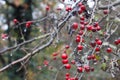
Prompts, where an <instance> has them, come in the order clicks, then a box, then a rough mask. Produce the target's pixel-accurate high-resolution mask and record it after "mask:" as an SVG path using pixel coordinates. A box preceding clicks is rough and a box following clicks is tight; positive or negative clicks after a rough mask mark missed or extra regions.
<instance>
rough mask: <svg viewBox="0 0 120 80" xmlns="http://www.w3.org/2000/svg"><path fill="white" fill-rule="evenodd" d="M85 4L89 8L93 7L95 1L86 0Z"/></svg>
mask: <svg viewBox="0 0 120 80" xmlns="http://www.w3.org/2000/svg"><path fill="white" fill-rule="evenodd" d="M87 4H88V6H89V8H93V7H94V4H95V2H94V1H93V0H88V1H87Z"/></svg>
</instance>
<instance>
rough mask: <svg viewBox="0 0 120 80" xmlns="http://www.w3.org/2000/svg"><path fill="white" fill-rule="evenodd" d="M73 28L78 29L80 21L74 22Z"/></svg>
mask: <svg viewBox="0 0 120 80" xmlns="http://www.w3.org/2000/svg"><path fill="white" fill-rule="evenodd" d="M72 28H73V29H75V30H76V29H77V28H78V23H76V22H74V23H73V24H72Z"/></svg>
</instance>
